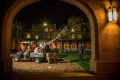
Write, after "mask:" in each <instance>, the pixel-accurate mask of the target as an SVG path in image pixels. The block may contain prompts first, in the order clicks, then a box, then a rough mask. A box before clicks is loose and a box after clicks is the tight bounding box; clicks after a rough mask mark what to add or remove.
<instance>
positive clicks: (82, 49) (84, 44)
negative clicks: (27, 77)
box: [80, 42, 87, 63]
mask: <svg viewBox="0 0 120 80" xmlns="http://www.w3.org/2000/svg"><path fill="white" fill-rule="evenodd" d="M86 47H87V46H86V43H85V42H83V43H81V44H80V51H81V53H80V61H81V63H83V59H84V53H85V48H86Z"/></svg>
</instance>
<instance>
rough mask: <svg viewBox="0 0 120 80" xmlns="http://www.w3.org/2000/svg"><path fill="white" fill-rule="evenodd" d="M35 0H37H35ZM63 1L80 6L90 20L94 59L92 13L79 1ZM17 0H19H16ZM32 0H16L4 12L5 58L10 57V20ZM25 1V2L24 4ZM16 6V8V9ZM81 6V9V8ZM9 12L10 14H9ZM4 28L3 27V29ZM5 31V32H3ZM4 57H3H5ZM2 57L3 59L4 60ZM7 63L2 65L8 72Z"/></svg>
mask: <svg viewBox="0 0 120 80" xmlns="http://www.w3.org/2000/svg"><path fill="white" fill-rule="evenodd" d="M36 1H37V0H36ZM36 1H33V2H36ZM64 1H65V2H67V3H70V4H73V5H75V6H76V7H78V8H80V9H81V10H82V11H83V12H84V13H85V14H86V16H87V17H88V20H89V22H90V27H91V37H92V38H91V39H92V40H91V41H92V42H91V44H92V49H93V50H92V54H93V55H92V56H93V57H92V58H94V59H95V47H96V46H95V41H96V40H95V29H94V28H95V27H94V20H93V17H92V15H91V14H90V12H89V10H88V9H87V8H86V7H85V6H84V5H83V4H82V3H80V2H78V1H66V0H64ZM18 2H19V1H18ZM33 2H32V1H31V2H30V1H27V0H26V1H25V2H24V1H21V2H20V3H17V1H16V3H15V4H14V5H13V6H11V8H10V9H9V10H8V13H6V16H5V20H4V23H7V24H4V26H5V28H6V30H5V32H3V35H4V36H5V37H3V40H2V41H3V43H6V42H8V44H4V45H2V47H3V48H5V49H7V50H5V49H3V52H2V53H5V55H4V54H2V55H3V56H6V58H7V59H10V58H9V51H10V46H11V44H10V43H11V42H10V39H11V35H8V34H9V33H11V29H12V22H13V19H14V17H15V15H16V13H17V12H18V11H20V10H21V9H22V8H23V7H25V6H27V5H29V4H31V3H33ZM25 3H26V4H25ZM17 4H19V5H17ZM15 6H16V7H15ZM13 7H15V8H13ZM16 8H18V9H16ZM82 8H83V9H82ZM9 13H10V14H9ZM8 14H9V15H8ZM3 30H4V29H3ZM4 33H5V34H4ZM6 58H5V59H6ZM5 59H4V60H5ZM7 63H8V62H5V64H4V66H6V69H5V72H8V71H9V69H8V68H7Z"/></svg>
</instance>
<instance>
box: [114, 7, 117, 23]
mask: <svg viewBox="0 0 120 80" xmlns="http://www.w3.org/2000/svg"><path fill="white" fill-rule="evenodd" d="M117 17H118V15H117V10H116V7H115V6H114V7H113V20H114V21H117Z"/></svg>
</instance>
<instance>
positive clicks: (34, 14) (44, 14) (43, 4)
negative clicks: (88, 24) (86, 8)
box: [16, 0, 86, 28]
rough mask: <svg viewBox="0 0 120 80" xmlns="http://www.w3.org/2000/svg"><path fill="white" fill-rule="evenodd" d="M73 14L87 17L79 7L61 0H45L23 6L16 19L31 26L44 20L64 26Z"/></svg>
mask: <svg viewBox="0 0 120 80" xmlns="http://www.w3.org/2000/svg"><path fill="white" fill-rule="evenodd" d="M71 16H83V17H84V19H85V18H86V16H85V15H84V13H83V12H82V11H81V10H80V9H79V8H77V7H75V6H73V5H71V4H68V3H65V2H62V1H59V0H54V1H51V0H43V1H39V2H37V3H33V4H31V5H29V6H27V7H25V8H23V9H22V10H21V11H20V12H19V13H18V14H17V15H16V19H17V20H18V21H20V22H21V23H22V24H24V25H25V27H26V28H29V27H30V26H31V25H32V24H42V23H43V22H47V23H50V24H57V26H62V25H64V24H67V20H68V18H69V17H71Z"/></svg>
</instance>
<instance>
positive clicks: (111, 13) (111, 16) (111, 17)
mask: <svg viewBox="0 0 120 80" xmlns="http://www.w3.org/2000/svg"><path fill="white" fill-rule="evenodd" d="M117 19H118V15H117V10H116V7H115V6H114V7H109V9H108V21H115V22H116V21H117Z"/></svg>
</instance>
